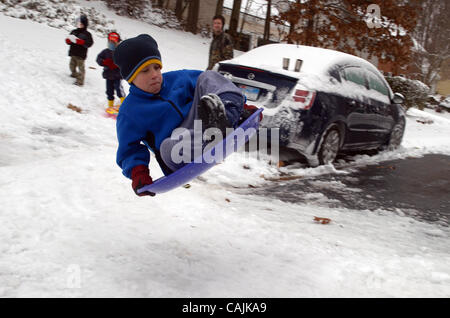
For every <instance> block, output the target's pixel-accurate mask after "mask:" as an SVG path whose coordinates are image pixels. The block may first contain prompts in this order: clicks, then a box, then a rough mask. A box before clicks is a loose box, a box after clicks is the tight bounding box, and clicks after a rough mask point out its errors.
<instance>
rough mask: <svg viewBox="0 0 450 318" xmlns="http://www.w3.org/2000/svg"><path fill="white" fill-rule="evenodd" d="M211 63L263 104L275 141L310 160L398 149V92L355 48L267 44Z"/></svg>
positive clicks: (401, 115)
mask: <svg viewBox="0 0 450 318" xmlns="http://www.w3.org/2000/svg"><path fill="white" fill-rule="evenodd" d="M215 70H217V71H219V72H220V73H222V74H224V75H225V76H226V77H228V78H229V79H231V80H232V81H233V82H234V83H235V84H236V85H237V86H239V87H241V88H242V90H243V91H244V93H245V94H246V96H247V100H248V102H247V103H249V104H254V105H256V106H258V107H264V108H265V111H264V119H263V122H262V127H266V128H279V134H280V146H282V147H287V148H290V149H294V150H296V151H298V153H300V154H301V155H303V156H304V157H306V159H307V160H308V162H309V164H310V165H312V166H316V165H319V164H327V163H331V162H333V161H334V160H335V158H336V156H337V154H338V153H339V152H344V151H350V150H352V151H354V150H367V149H376V148H381V149H384V148H390V149H395V148H397V147H398V146H399V145H400V143H401V141H402V138H403V132H404V129H405V113H404V110H403V107H402V106H401V103H402V102H403V96H402V95H400V94H394V93H393V92H392V90H391V88H390V87H389V84H388V83H387V82H386V80H385V79H384V77H383V76H382V75H381V74H380V72H379V71H378V70H377V69H376V68H375V67H374V66H373V65H372V64H371V63H369V62H367V61H365V60H363V59H361V58H358V57H356V56H353V55H349V54H345V53H341V52H337V51H333V50H327V49H321V48H315V47H308V46H301V45H294V44H271V45H266V46H262V47H259V48H256V49H254V50H251V51H249V52H247V53H244V54H242V55H240V56H238V57H236V58H234V59H232V60H228V61H223V62H220V63H219V64H218V65H216V67H215Z"/></svg>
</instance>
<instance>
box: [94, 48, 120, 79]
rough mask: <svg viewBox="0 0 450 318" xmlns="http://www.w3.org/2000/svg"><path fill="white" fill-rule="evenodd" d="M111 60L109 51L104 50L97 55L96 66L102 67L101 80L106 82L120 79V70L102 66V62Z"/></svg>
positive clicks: (111, 52) (110, 51)
mask: <svg viewBox="0 0 450 318" xmlns="http://www.w3.org/2000/svg"><path fill="white" fill-rule="evenodd" d="M112 58H113V51H112V50H110V49H104V50H103V51H101V52H100V53H99V54H98V55H97V60H96V61H97V64H98V65H100V66H103V74H102V75H103V78H104V79H108V80H118V79H121V78H122V75H120V69H119V68H115V69H113V70H112V69H110V68H109V67H108V66H105V65H103V61H104V60H106V59H111V60H112Z"/></svg>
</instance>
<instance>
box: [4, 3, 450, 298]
mask: <svg viewBox="0 0 450 318" xmlns="http://www.w3.org/2000/svg"><path fill="white" fill-rule="evenodd" d="M81 3H82V4H83V5H88V6H95V7H96V8H97V10H98V11H100V12H102V13H104V14H105V15H106V16H107V17H108V19H112V20H114V22H115V25H116V27H117V30H118V31H119V32H120V33H121V35H122V37H124V38H126V37H132V36H135V35H138V34H140V33H149V34H151V35H152V36H154V37H155V38H156V39H157V41H158V43H159V45H160V51H161V53H162V57H163V64H164V69H163V70H164V71H168V70H174V69H179V68H188V69H205V68H206V65H207V54H208V48H209V40H208V39H205V38H201V37H200V36H195V35H192V34H189V33H184V32H181V31H173V30H167V29H160V28H157V27H155V26H150V25H147V24H143V23H141V22H138V21H134V20H130V19H127V18H124V17H118V16H115V15H114V14H113V13H111V12H110V11H108V10H106V8H105V6H104V5H103V4H102V3H99V2H95V1H89V2H81ZM0 30H1V31H0V43H1V46H0V69H1V72H0V83H1V88H2V89H1V91H2V94H1V97H2V98H1V109H2V115H1V116H0V174H1V179H0V224H1V227H0V297H28V296H36V297H48V296H62V297H80V296H83V297H84V296H93V297H103V296H105V297H107V296H113V297H121V296H125V297H127V296H128V297H133V296H136V297H450V239H449V237H450V235H449V234H450V230H449V228H447V227H442V226H439V225H437V224H429V223H422V222H419V221H417V220H414V219H412V218H409V217H406V216H404V214H403V213H402V212H401V211H400V210H399V211H398V213H392V212H387V211H383V210H377V211H367V210H364V211H356V210H348V209H333V208H326V207H323V206H316V205H314V204H313V203H311V204H292V203H285V202H282V201H279V200H273V199H269V198H264V197H258V196H251V195H245V196H244V195H239V194H236V193H235V192H233V189H234V188H235V187H248V186H249V185H253V186H255V185H258V186H261V185H264V183H265V182H268V181H266V180H265V179H264V178H263V177H266V179H267V178H271V177H277V176H278V175H279V174H280V173H282V172H283V173H286V172H287V173H290V174H296V175H305V176H313V175H318V174H323V173H328V172H330V171H331V172H333V173H346V169H351V165H364V164H369V163H374V162H381V161H384V160H390V159H397V158H406V157H409V156H422V155H424V154H426V153H441V154H447V155H450V141H449V137H448V136H449V134H450V117H449V116H448V114H437V113H429V112H421V111H419V110H412V111H410V113H409V114H410V116H409V117H408V122H407V130H406V134H405V139H404V143H403V146H402V147H401V149H399V150H397V151H395V152H390V153H389V152H385V153H380V154H379V155H376V156H373V157H369V156H359V157H357V158H356V162H353V163H351V164H349V166H348V168H347V167H346V166H345V165H343V168H342V169H341V170H335V169H334V168H333V167H332V166H325V167H319V168H314V169H312V168H298V169H289V168H280V169H279V168H276V167H274V166H271V165H269V164H268V163H267V162H266V161H263V160H260V161H257V160H256V159H252V158H246V157H245V155H243V154H234V155H233V156H232V157H231V158H230V159H229V160H228V159H227V161H226V162H225V163H223V164H220V165H218V166H217V167H215V168H213V169H211V170H210V171H209V172H207V173H206V174H204V175H203V176H202V177H201V178H200V179H197V180H194V181H193V182H192V183H191V188H189V189H185V188H180V189H176V190H174V191H172V192H170V193H167V194H164V195H159V196H156V197H153V198H151V197H143V198H141V197H137V196H136V195H135V194H134V193H133V191H132V189H131V182H130V180H128V179H126V178H125V177H123V176H122V174H121V171H120V169H119V168H118V167H117V166H116V164H115V151H116V146H117V141H116V135H115V122H114V120H112V119H108V118H104V117H103V112H104V108H105V105H106V96H105V93H104V91H105V82H104V80H103V79H102V77H101V68H100V67H99V66H98V65H97V64H96V63H95V58H96V55H97V54H98V53H99V52H100V51H101V50H102V49H103V48H104V47H105V45H106V40H105V39H104V38H100V37H98V36H94V41H95V44H94V46H93V47H91V48H90V49H89V53H88V59H87V63H86V66H87V74H86V83H85V86H84V87H77V86H75V85H73V84H72V83H73V79H72V78H71V77H69V67H68V64H69V57H68V56H67V50H68V48H67V46H66V44H65V43H64V38H65V35H66V34H67V31H65V30H59V29H55V28H51V27H49V26H46V25H44V24H38V23H35V22H30V21H27V20H20V19H14V18H11V17H6V16H4V15H0ZM91 67H92V68H91ZM124 85H125V86H127V84H125V83H124ZM69 103H71V104H73V105H76V106H78V107H80V108H81V109H82V110H83V111H82V112H81V113H78V112H75V111H73V110H71V109H68V108H67V105H68V104H69ZM417 119H419V120H420V121H423V119H432V120H433V122H432V123H426V124H423V123H420V122H418V121H417ZM150 170H151V173H152V176H153V177H154V178H157V177H158V176H161V175H162V173H161V171H160V169H159V168H158V166H157V164H156V160H152V162H151V164H150ZM411 173H414V171H411ZM315 216H318V217H327V218H330V219H331V220H332V222H331V223H330V224H327V225H322V224H318V223H316V222H314V221H313V219H314V217H315Z"/></svg>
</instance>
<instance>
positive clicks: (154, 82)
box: [133, 63, 162, 94]
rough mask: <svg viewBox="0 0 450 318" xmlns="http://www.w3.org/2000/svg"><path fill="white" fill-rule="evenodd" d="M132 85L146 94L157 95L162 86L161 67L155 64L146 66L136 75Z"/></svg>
mask: <svg viewBox="0 0 450 318" xmlns="http://www.w3.org/2000/svg"><path fill="white" fill-rule="evenodd" d="M133 84H134V85H136V86H137V87H138V88H140V89H142V90H143V91H145V92H147V93H150V94H158V93H159V91H160V90H161V84H162V74H161V66H160V65H159V64H155V63H153V64H150V65H147V66H146V67H144V68H143V69H142V71H140V72H139V73H138V74H137V75H136V78H135V79H134V80H133Z"/></svg>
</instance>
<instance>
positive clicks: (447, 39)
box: [413, 0, 450, 93]
mask: <svg viewBox="0 0 450 318" xmlns="http://www.w3.org/2000/svg"><path fill="white" fill-rule="evenodd" d="M448 12H450V2H449V1H441V0H425V1H423V0H422V4H421V13H420V15H419V19H418V23H417V26H416V29H415V32H414V39H415V41H416V43H415V44H416V45H415V50H414V54H413V55H414V58H413V65H414V69H415V71H416V74H415V75H416V76H415V77H416V78H417V79H419V80H421V81H422V82H424V83H425V84H427V85H429V86H430V87H431V90H432V92H433V93H434V92H435V90H436V85H437V82H438V81H439V79H440V73H441V69H442V66H443V65H444V62H445V61H446V60H448V59H450V36H449V34H450V19H448Z"/></svg>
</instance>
